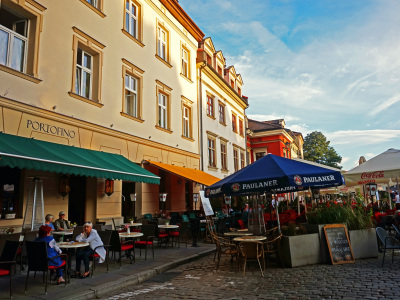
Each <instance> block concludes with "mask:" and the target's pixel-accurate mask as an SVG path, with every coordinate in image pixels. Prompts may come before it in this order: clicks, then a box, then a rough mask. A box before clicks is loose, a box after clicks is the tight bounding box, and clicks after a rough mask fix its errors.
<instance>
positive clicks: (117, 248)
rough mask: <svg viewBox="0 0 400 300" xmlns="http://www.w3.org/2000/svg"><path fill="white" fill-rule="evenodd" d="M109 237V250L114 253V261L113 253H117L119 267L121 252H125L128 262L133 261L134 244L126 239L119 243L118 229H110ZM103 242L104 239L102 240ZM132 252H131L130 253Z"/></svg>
mask: <svg viewBox="0 0 400 300" xmlns="http://www.w3.org/2000/svg"><path fill="white" fill-rule="evenodd" d="M111 232H112V233H111V238H110V247H109V251H112V252H113V255H114V261H115V253H119V258H118V261H119V267H120V268H121V261H122V256H123V255H122V252H125V254H124V255H125V256H126V257H127V258H129V260H130V263H132V260H133V261H135V251H134V245H133V243H132V241H127V242H124V243H121V239H120V237H119V232H118V230H112V231H111ZM103 243H104V241H103ZM131 251H132V252H133V254H132V253H131Z"/></svg>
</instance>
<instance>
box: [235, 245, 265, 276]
mask: <svg viewBox="0 0 400 300" xmlns="http://www.w3.org/2000/svg"><path fill="white" fill-rule="evenodd" d="M238 248H239V251H240V255H239V258H240V260H244V263H243V276H245V275H246V263H247V261H257V262H258V265H259V267H260V271H261V276H262V277H264V272H263V267H262V266H261V262H260V259H262V260H264V251H263V244H262V243H261V242H250V241H248V242H241V243H240V244H239V246H238ZM239 270H240V262H239ZM264 270H265V262H264Z"/></svg>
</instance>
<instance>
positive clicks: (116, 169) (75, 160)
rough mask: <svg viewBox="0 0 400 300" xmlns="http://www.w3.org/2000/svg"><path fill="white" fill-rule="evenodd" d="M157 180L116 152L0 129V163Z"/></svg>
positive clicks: (141, 180)
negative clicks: (14, 133) (59, 142)
mask: <svg viewBox="0 0 400 300" xmlns="http://www.w3.org/2000/svg"><path fill="white" fill-rule="evenodd" d="M5 166H7V167H11V168H20V169H29V170H40V171H48V172H55V173H62V174H73V175H80V176H89V177H97V178H111V179H114V180H115V179H119V180H127V181H136V182H144V183H154V184H160V177H158V176H157V175H154V174H153V173H151V172H149V171H147V170H146V169H143V168H141V167H140V166H138V165H136V164H135V163H134V162H132V161H130V160H129V159H127V158H125V157H123V156H122V155H118V154H111V153H106V152H101V151H94V150H88V149H82V148H77V147H73V146H65V145H60V144H55V143H49V142H44V141H39V140H35V139H29V138H24V137H19V136H15V135H9V134H5V133H0V167H5Z"/></svg>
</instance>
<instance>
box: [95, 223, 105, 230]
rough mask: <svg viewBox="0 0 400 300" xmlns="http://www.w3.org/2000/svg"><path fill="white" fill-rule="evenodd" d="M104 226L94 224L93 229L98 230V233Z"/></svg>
mask: <svg viewBox="0 0 400 300" xmlns="http://www.w3.org/2000/svg"><path fill="white" fill-rule="evenodd" d="M102 226H103V225H101V224H93V229H96V231H100V230H101V228H102Z"/></svg>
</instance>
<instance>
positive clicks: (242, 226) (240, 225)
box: [238, 219, 246, 229]
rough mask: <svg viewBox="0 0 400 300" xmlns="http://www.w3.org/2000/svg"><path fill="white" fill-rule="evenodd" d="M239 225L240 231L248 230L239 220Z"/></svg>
mask: <svg viewBox="0 0 400 300" xmlns="http://www.w3.org/2000/svg"><path fill="white" fill-rule="evenodd" d="M238 223H239V227H240V229H246V226H245V225H244V222H243V220H240V219H239V220H238Z"/></svg>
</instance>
